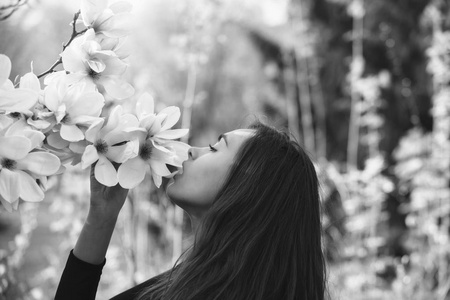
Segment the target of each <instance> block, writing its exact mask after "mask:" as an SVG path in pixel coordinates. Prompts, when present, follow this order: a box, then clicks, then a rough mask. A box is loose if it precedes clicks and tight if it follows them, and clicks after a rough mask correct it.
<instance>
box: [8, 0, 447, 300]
mask: <svg viewBox="0 0 450 300" xmlns="http://www.w3.org/2000/svg"><path fill="white" fill-rule="evenodd" d="M132 2H133V4H134V10H135V16H136V17H135V19H136V28H135V33H134V35H133V36H132V37H131V38H130V39H129V44H130V50H131V52H132V55H131V56H130V58H129V62H130V68H129V71H128V72H127V78H128V79H129V81H130V82H131V83H132V84H133V85H134V86H135V87H136V90H137V91H138V94H140V93H142V92H143V91H149V92H151V93H152V94H153V96H154V97H155V99H156V102H157V110H160V109H161V108H162V107H164V106H168V105H177V106H179V107H180V108H181V109H182V111H183V115H182V120H181V122H180V124H179V126H180V127H190V128H191V132H190V136H189V140H188V141H189V143H190V144H192V145H205V144H207V143H210V142H214V141H215V140H216V138H217V135H218V134H220V133H222V132H226V131H230V130H233V129H235V128H239V127H241V126H245V125H246V124H248V123H249V122H251V120H253V119H254V118H255V116H258V117H259V118H261V119H262V120H263V121H267V122H269V123H271V124H274V125H276V126H278V127H285V128H288V129H289V130H290V132H291V133H292V134H293V135H294V136H295V137H296V138H297V139H298V140H299V141H301V143H302V144H303V145H304V147H305V149H307V151H308V152H309V153H310V154H311V156H312V157H313V159H314V160H315V162H316V166H317V170H318V173H319V175H320V178H321V182H322V183H321V193H322V203H323V208H324V213H323V224H324V233H325V234H324V245H325V251H326V256H327V259H328V264H329V294H330V295H329V296H330V299H442V300H444V299H450V269H449V260H450V240H449V234H450V100H449V99H450V87H449V83H450V3H449V2H448V1H446V0H376V1H373V0H245V1H242V0H240V1H238V0H184V1H179V0H152V1H143V0H141V1H132ZM11 5H13V6H11ZM14 5H18V7H16V6H14ZM78 6H79V3H78V2H76V1H74V2H68V1H55V0H54V1H51V0H30V1H1V2H0V18H1V19H4V20H3V21H1V22H0V53H4V54H6V55H8V56H9V57H10V58H11V60H12V62H13V70H12V76H16V75H19V74H24V73H26V72H28V71H29V70H30V62H33V69H34V72H35V73H37V74H39V73H42V72H44V71H45V70H46V69H47V68H48V67H49V66H50V65H51V64H52V63H53V62H54V61H55V60H56V59H57V58H58V54H59V53H60V51H61V44H62V43H63V42H64V41H66V40H67V39H68V38H69V36H70V32H71V27H70V26H69V23H70V21H71V20H72V16H73V13H74V12H76V11H77V10H78ZM14 8H18V9H17V10H15V11H14V13H12V14H11V11H12V9H14ZM11 79H13V78H11ZM124 105H125V106H126V105H127V104H126V103H125V104H124ZM51 180H52V182H53V184H52V188H51V190H50V191H48V192H47V195H46V199H45V200H44V201H43V202H42V203H38V204H33V203H22V204H21V206H20V213H14V214H8V213H6V212H3V211H1V212H0V299H24V300H25V299H50V298H52V297H53V295H54V292H55V290H56V285H57V283H58V280H59V277H60V274H61V272H62V269H63V267H64V264H65V261H66V258H67V255H68V253H69V251H70V249H71V248H72V247H73V245H74V243H75V241H76V237H77V236H78V234H79V231H80V229H81V226H82V224H83V222H84V217H85V215H86V209H87V205H88V200H89V189H88V174H87V172H84V171H82V170H81V169H80V168H78V167H75V168H71V169H70V170H69V171H68V172H66V174H64V175H63V176H59V177H54V178H52V179H51ZM146 182H147V183H148V184H147V185H144V184H142V185H141V186H139V187H138V188H136V189H135V190H133V191H131V192H130V197H129V201H128V202H127V203H128V204H127V205H126V206H125V208H124V211H123V212H122V214H121V217H120V220H119V223H118V226H117V230H116V232H115V235H114V237H113V242H112V245H111V248H110V250H109V252H108V256H107V260H108V264H107V265H106V267H105V269H104V272H103V277H102V281H101V285H100V287H99V293H98V298H99V299H104V298H107V297H111V296H113V295H115V294H117V293H119V292H120V291H122V290H124V289H127V288H129V287H130V286H132V285H134V284H136V283H138V282H140V281H142V280H144V279H145V278H147V277H149V276H153V275H155V274H157V273H159V272H161V271H163V270H166V269H168V268H169V267H170V266H171V265H172V264H173V263H174V262H175V260H176V258H177V257H178V256H179V255H180V254H181V253H182V251H183V250H184V249H186V247H187V246H188V245H189V243H190V242H192V241H191V238H192V237H191V235H190V229H189V228H190V226H189V220H188V219H187V217H186V216H184V215H183V212H182V211H181V210H180V209H177V208H175V207H174V206H173V205H172V204H171V203H170V201H169V200H168V199H167V197H166V196H165V194H164V191H163V190H156V189H155V188H154V187H153V186H152V185H151V180H147V181H146Z"/></svg>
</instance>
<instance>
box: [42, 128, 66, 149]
mask: <svg viewBox="0 0 450 300" xmlns="http://www.w3.org/2000/svg"><path fill="white" fill-rule="evenodd" d="M47 144H49V145H50V146H52V147H53V148H56V149H65V148H67V146H69V141H66V140H64V139H63V138H62V137H61V135H60V134H59V132H53V133H51V134H49V135H48V136H47Z"/></svg>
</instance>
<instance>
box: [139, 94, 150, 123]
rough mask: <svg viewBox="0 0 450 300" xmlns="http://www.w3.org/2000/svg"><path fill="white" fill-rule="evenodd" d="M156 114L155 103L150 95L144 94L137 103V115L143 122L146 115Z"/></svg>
mask: <svg viewBox="0 0 450 300" xmlns="http://www.w3.org/2000/svg"><path fill="white" fill-rule="evenodd" d="M154 112H155V101H154V100H153V97H152V95H150V94H149V93H143V94H142V95H141V96H140V97H139V99H138V101H137V102H136V115H137V116H139V120H141V119H142V118H143V117H144V116H145V115H153V114H154Z"/></svg>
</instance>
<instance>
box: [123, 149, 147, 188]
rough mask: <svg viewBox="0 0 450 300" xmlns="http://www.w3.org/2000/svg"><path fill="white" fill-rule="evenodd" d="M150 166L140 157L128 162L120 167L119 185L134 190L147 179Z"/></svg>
mask: <svg viewBox="0 0 450 300" xmlns="http://www.w3.org/2000/svg"><path fill="white" fill-rule="evenodd" d="M147 168H148V165H147V164H146V163H145V162H144V161H142V159H140V158H139V157H135V158H132V159H130V160H127V161H126V162H124V163H123V164H121V165H120V167H119V170H118V172H117V177H118V179H119V184H120V185H121V186H122V187H123V188H126V189H132V188H134V187H136V186H137V185H138V184H139V183H141V182H142V181H143V180H144V178H145V173H146V170H147Z"/></svg>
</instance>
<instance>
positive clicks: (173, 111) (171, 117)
mask: <svg viewBox="0 0 450 300" xmlns="http://www.w3.org/2000/svg"><path fill="white" fill-rule="evenodd" d="M159 114H166V115H167V117H166V118H165V120H164V121H163V122H162V124H161V131H163V130H167V129H169V128H172V126H173V125H175V124H176V123H177V122H178V120H179V119H180V116H181V112H180V109H179V108H178V107H176V106H169V107H166V108H164V109H163V110H161V111H160V112H159V113H158V115H159Z"/></svg>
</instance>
